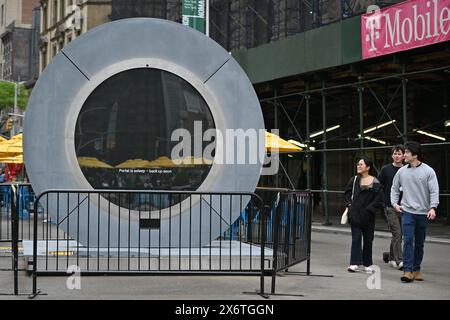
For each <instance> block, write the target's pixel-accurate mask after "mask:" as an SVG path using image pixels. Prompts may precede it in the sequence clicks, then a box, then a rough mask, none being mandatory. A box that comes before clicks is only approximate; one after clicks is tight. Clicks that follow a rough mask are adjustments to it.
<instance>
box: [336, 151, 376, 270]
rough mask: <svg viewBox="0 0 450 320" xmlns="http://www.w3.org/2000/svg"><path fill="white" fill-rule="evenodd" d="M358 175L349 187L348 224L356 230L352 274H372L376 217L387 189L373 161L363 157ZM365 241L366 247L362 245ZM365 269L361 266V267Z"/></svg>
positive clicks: (351, 264) (353, 233)
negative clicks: (361, 272) (384, 187)
mask: <svg viewBox="0 0 450 320" xmlns="http://www.w3.org/2000/svg"><path fill="white" fill-rule="evenodd" d="M356 172H357V175H356V176H354V177H352V178H351V179H350V181H349V182H348V184H347V186H346V188H345V194H344V198H345V204H346V206H347V207H348V222H349V223H350V225H351V229H352V248H351V256H350V266H349V267H348V268H347V270H348V271H349V272H357V271H360V270H361V269H360V268H362V267H363V271H365V272H368V273H372V272H373V269H372V268H371V267H370V266H371V265H372V264H373V263H372V242H373V238H374V232H375V214H377V213H378V212H379V211H381V210H382V209H383V207H384V201H383V200H384V198H383V196H384V194H383V187H382V185H381V184H380V182H379V181H378V179H377V178H375V177H376V175H377V174H376V170H375V168H374V165H373V161H372V160H371V159H369V158H366V157H362V158H361V159H360V160H359V161H358V163H357V165H356ZM361 240H362V241H363V245H362V246H361ZM360 266H361V267H360Z"/></svg>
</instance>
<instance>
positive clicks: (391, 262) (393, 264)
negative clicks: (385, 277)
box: [389, 260, 398, 269]
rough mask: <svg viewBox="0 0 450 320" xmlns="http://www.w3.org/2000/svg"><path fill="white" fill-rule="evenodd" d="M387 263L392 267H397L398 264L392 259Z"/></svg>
mask: <svg viewBox="0 0 450 320" xmlns="http://www.w3.org/2000/svg"><path fill="white" fill-rule="evenodd" d="M389 265H390V266H391V267H392V268H396V269H397V268H398V265H397V262H395V261H394V260H391V261H389Z"/></svg>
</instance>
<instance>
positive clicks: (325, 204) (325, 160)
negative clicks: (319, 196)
mask: <svg viewBox="0 0 450 320" xmlns="http://www.w3.org/2000/svg"><path fill="white" fill-rule="evenodd" d="M322 88H323V89H324V90H323V91H322V93H321V95H322V125H323V140H322V142H323V148H324V149H327V93H326V91H325V81H322ZM322 157H323V175H322V176H323V177H322V179H323V191H324V193H323V211H324V213H325V222H324V225H330V224H331V222H330V216H329V212H328V192H327V190H328V155H327V153H326V152H324V153H323V154H322Z"/></svg>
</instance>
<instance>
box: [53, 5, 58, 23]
mask: <svg viewBox="0 0 450 320" xmlns="http://www.w3.org/2000/svg"><path fill="white" fill-rule="evenodd" d="M57 22H58V1H57V0H54V1H53V24H56V23H57Z"/></svg>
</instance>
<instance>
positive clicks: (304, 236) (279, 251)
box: [267, 191, 313, 294]
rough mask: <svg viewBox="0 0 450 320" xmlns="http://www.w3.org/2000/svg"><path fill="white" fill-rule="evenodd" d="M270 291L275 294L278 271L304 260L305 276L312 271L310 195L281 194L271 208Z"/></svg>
mask: <svg viewBox="0 0 450 320" xmlns="http://www.w3.org/2000/svg"><path fill="white" fill-rule="evenodd" d="M274 209H275V211H276V213H275V216H274V218H273V219H274V221H273V230H272V232H273V239H272V240H273V241H272V242H268V243H267V246H268V247H271V248H272V249H273V268H272V288H271V293H272V294H275V279H276V275H277V272H280V271H285V270H287V269H288V268H290V267H292V266H294V265H296V264H298V263H301V262H304V261H306V262H307V271H306V274H307V275H310V271H311V263H310V262H311V261H310V259H311V224H312V209H313V203H312V194H311V193H309V192H300V191H289V192H280V193H278V197H277V200H276V203H275V205H274Z"/></svg>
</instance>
